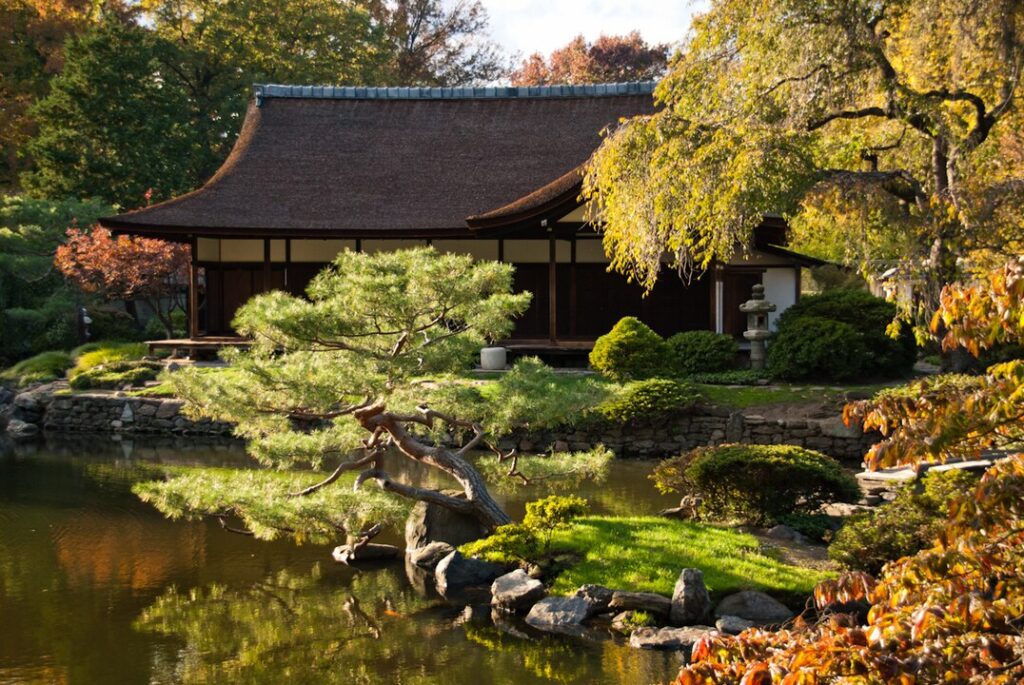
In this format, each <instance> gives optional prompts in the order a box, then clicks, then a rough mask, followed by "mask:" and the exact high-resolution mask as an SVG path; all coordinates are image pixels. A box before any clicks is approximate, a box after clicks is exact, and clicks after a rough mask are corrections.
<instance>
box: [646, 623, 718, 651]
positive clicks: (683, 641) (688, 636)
mask: <svg viewBox="0 0 1024 685" xmlns="http://www.w3.org/2000/svg"><path fill="white" fill-rule="evenodd" d="M713 630H714V628H712V627H710V626H688V627H686V628H637V629H636V630H634V631H633V634H632V635H630V636H629V646H630V647H635V648H637V649H662V650H671V651H676V652H678V651H686V652H689V651H690V650H692V649H693V645H694V644H695V643H696V642H697V640H699V639H701V638H702V637H704V636H705V635H707V634H708V633H709V632H711V631H713ZM687 656H689V655H688V654H687Z"/></svg>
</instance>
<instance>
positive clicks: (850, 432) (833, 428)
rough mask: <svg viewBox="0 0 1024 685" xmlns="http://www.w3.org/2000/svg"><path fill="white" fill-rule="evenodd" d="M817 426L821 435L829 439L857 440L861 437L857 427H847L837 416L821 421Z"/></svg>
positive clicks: (861, 433)
mask: <svg viewBox="0 0 1024 685" xmlns="http://www.w3.org/2000/svg"><path fill="white" fill-rule="evenodd" d="M818 426H819V429H820V430H821V434H822V435H824V436H827V437H830V438H859V437H860V436H861V435H863V431H861V429H860V427H859V426H856V425H854V426H847V425H846V424H845V423H843V419H842V418H840V417H838V416H832V417H829V418H827V419H822V420H821V421H819V422H818Z"/></svg>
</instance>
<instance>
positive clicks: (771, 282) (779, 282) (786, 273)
mask: <svg viewBox="0 0 1024 685" xmlns="http://www.w3.org/2000/svg"><path fill="white" fill-rule="evenodd" d="M796 279H797V270H796V269H794V268H792V267H788V268H785V269H766V270H765V272H764V275H763V276H762V277H761V283H763V284H764V297H765V299H766V300H768V301H769V302H771V303H772V304H774V305H775V311H774V312H772V313H771V314H769V315H768V326H769V328H771V329H773V330H774V329H775V322H776V320H777V319H778V318H779V315H780V314H782V312H784V311H786V310H787V309H789V308H790V307H792V306H793V305H794V304H796V293H797V281H796Z"/></svg>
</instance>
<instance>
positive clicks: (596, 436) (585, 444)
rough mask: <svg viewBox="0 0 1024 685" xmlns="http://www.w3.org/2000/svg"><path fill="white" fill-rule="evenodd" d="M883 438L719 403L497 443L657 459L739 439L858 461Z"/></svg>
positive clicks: (829, 421)
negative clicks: (669, 415)
mask: <svg viewBox="0 0 1024 685" xmlns="http://www.w3.org/2000/svg"><path fill="white" fill-rule="evenodd" d="M880 439H881V436H880V435H878V434H877V433H863V432H862V431H861V430H860V429H859V428H847V427H846V426H845V425H844V424H843V421H842V419H841V418H839V417H838V416H836V417H829V418H792V419H788V418H787V419H765V418H764V417H763V416H760V415H757V414H754V413H748V414H744V413H742V412H739V411H732V412H731V411H727V410H724V409H722V408H719V407H706V408H703V409H700V410H698V411H697V412H696V413H693V414H689V415H684V416H678V417H675V418H673V419H669V420H666V421H662V422H659V423H657V424H648V425H633V426H624V427H619V426H610V425H605V426H593V427H589V428H578V429H569V430H553V431H542V432H540V433H535V434H527V433H517V434H515V435H512V436H510V437H508V438H506V439H504V440H501V441H500V442H499V446H500V447H502V448H503V449H510V448H512V447H518V448H519V449H520V450H522V451H533V450H538V451H547V450H550V449H554V450H556V451H567V450H572V451H582V450H588V449H591V448H593V447H595V446H596V445H598V444H603V445H605V446H606V447H608V448H609V449H610V450H612V451H613V452H615V454H616V455H617V456H620V457H634V458H643V457H648V458H657V457H665V456H672V455H676V454H680V453H682V452H683V451H685V450H688V449H693V448H694V447H701V446H704V445H720V444H722V443H727V442H740V443H749V444H757V445H798V446H800V447H806V448H809V449H814V450H818V451H819V452H824V453H825V454H828V455H830V456H832V457H835V458H836V459H842V460H845V461H856V462H858V463H859V462H860V461H861V459H862V458H863V457H864V454H865V453H866V452H867V450H868V448H870V447H871V445H872V444H874V443H875V442H878V441H879V440H880Z"/></svg>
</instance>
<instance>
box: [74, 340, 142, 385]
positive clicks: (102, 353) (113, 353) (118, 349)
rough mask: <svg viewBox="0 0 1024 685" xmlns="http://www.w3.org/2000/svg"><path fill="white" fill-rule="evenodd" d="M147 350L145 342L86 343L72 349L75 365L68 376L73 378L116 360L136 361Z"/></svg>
mask: <svg viewBox="0 0 1024 685" xmlns="http://www.w3.org/2000/svg"><path fill="white" fill-rule="evenodd" d="M147 352H148V348H147V347H146V344H145V343H134V342H97V343H86V344H85V345H81V346H79V347H76V348H75V349H74V350H72V353H71V354H72V357H73V358H74V360H75V367H74V368H73V369H71V373H70V374H69V376H70V377H71V378H75V377H77V376H78V375H79V374H82V373H85V372H87V371H90V370H92V369H95V368H97V367H102V366H106V365H108V364H113V363H116V362H126V361H137V360H139V359H142V358H143V357H145V356H146V354H147Z"/></svg>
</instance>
